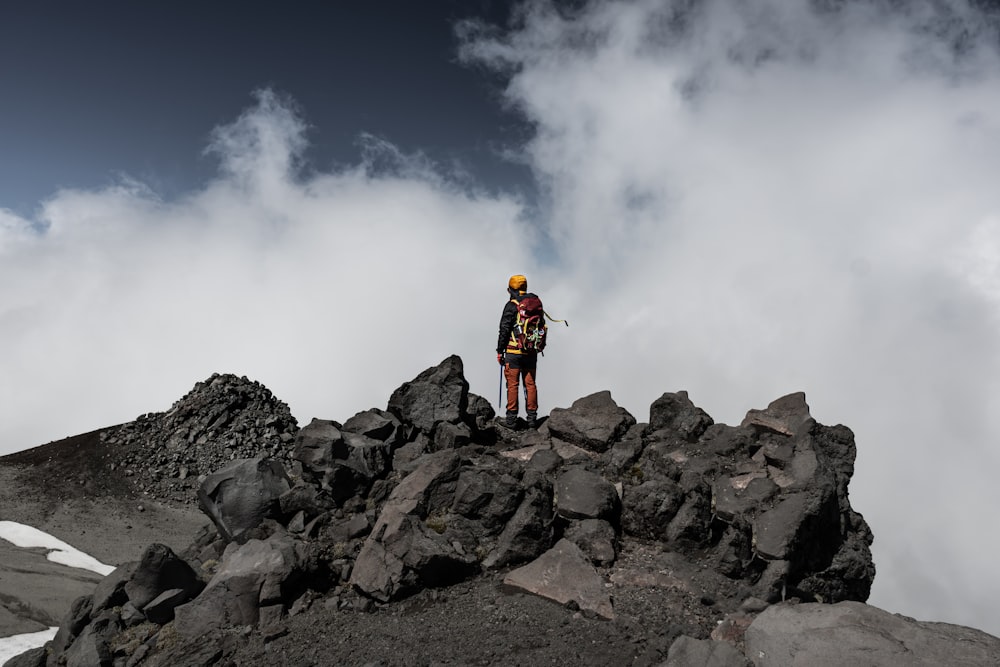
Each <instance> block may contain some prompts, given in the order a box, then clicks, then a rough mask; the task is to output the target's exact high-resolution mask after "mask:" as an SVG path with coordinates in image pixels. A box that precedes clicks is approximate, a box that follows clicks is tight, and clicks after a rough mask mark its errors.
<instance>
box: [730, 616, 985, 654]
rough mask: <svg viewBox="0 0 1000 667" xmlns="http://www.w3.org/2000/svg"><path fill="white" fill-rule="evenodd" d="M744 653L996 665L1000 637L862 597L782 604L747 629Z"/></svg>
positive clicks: (758, 617)
mask: <svg viewBox="0 0 1000 667" xmlns="http://www.w3.org/2000/svg"><path fill="white" fill-rule="evenodd" d="M746 653H747V655H749V656H762V657H764V658H765V659H766V662H765V661H761V663H759V664H767V665H792V664H796V665H810V667H839V666H840V665H873V666H875V667H882V666H884V667H895V665H920V666H926V667H932V666H933V667H937V666H939V665H995V664H997V660H998V657H1000V638H997V637H994V636H992V635H988V634H986V633H985V632H981V631H979V630H974V629H972V628H966V627H962V626H958V625H950V624H947V623H926V622H920V621H915V620H913V619H911V618H906V617H904V616H898V615H895V614H890V613H889V612H887V611H883V610H881V609H878V608H877V607H870V606H868V605H866V604H861V603H860V602H851V601H845V602H840V603H838V604H832V605H825V604H800V605H788V604H779V605H774V606H771V607H769V608H768V609H766V610H764V611H763V612H762V613H761V614H760V615H759V616H757V618H756V619H755V620H754V622H753V623H752V624H751V625H750V627H749V628H748V629H747V631H746Z"/></svg>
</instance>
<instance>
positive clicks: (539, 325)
mask: <svg viewBox="0 0 1000 667" xmlns="http://www.w3.org/2000/svg"><path fill="white" fill-rule="evenodd" d="M507 294H508V297H509V300H508V301H507V303H506V304H505V305H504V307H503V314H502V315H501V316H500V335H499V337H498V338H497V362H498V363H499V364H500V365H501V366H503V375H504V379H505V380H506V382H507V419H506V421H505V422H504V423H505V424H506V426H507V428H514V426H516V425H517V411H518V389H519V388H520V380H521V378H523V379H524V393H525V399H526V403H527V405H526V406H525V407H526V408H527V413H528V420H527V421H528V428H534V427H535V426H536V425H537V421H538V388H537V387H536V386H535V368H536V365H537V362H538V352H540V351H541V350H542V349H543V348H544V346H545V317H544V311H542V302H541V301H540V300H539V298H538V297H537V296H536V295H534V294H531V293H529V292H528V279H527V278H525V277H524V276H522V275H515V276H511V277H510V280H509V281H507ZM536 302H537V306H536V305H535V304H536ZM536 309H537V315H533V314H532V313H534V312H535V310H536ZM532 318H536V319H534V321H532Z"/></svg>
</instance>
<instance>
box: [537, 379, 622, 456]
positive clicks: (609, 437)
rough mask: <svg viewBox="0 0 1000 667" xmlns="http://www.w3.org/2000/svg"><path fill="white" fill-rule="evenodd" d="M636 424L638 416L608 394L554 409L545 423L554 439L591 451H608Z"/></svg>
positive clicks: (583, 399)
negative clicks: (620, 405) (633, 414)
mask: <svg viewBox="0 0 1000 667" xmlns="http://www.w3.org/2000/svg"><path fill="white" fill-rule="evenodd" d="M633 424H635V417H633V416H632V415H631V414H629V412H628V410H626V409H625V408H622V407H619V406H618V404H617V403H615V401H614V399H612V398H611V392H609V391H600V392H597V393H596V394H591V395H590V396H585V397H584V398H580V399H577V400H576V401H574V402H573V405H572V406H570V407H569V408H566V409H564V408H554V409H553V410H552V411H551V412H550V413H549V418H548V421H546V426H547V427H548V429H549V433H550V434H551V435H552V437H553V438H557V439H559V440H562V441H564V442H568V443H570V444H572V445H577V446H578V447H582V448H583V449H586V450H588V451H592V452H604V451H607V450H608V448H609V447H611V446H612V445H613V444H614V443H615V442H616V441H618V440H620V439H621V438H622V437H623V436H624V435H625V433H626V432H627V431H628V429H629V428H630V427H631V426H632V425H633Z"/></svg>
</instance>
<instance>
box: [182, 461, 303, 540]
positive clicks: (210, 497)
mask: <svg viewBox="0 0 1000 667" xmlns="http://www.w3.org/2000/svg"><path fill="white" fill-rule="evenodd" d="M290 488H291V482H290V480H289V479H288V475H287V474H285V469H284V468H282V466H281V464H280V463H278V462H277V461H269V460H264V459H238V460H236V461H233V462H232V463H230V464H229V465H227V466H225V467H223V468H221V469H219V470H217V471H216V472H214V473H212V474H211V475H208V476H207V477H206V478H205V481H203V482H202V484H201V488H200V489H199V490H198V505H199V507H200V508H201V510H202V511H203V512H204V513H205V514H207V515H208V517H209V518H210V519H211V520H212V522H213V523H214V524H215V527H216V528H217V529H218V531H219V534H220V535H222V536H223V537H224V538H225V539H226V540H235V541H237V542H241V541H242V540H243V539H244V536H245V535H246V533H247V532H248V531H250V530H252V529H254V528H256V527H257V526H258V525H260V523H261V521H263V520H264V519H267V518H272V517H280V515H281V503H280V498H281V496H282V494H284V493H285V492H287V491H288V490H289V489H290Z"/></svg>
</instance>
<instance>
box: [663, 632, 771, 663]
mask: <svg viewBox="0 0 1000 667" xmlns="http://www.w3.org/2000/svg"><path fill="white" fill-rule="evenodd" d="M752 665H753V663H752V662H750V661H749V660H747V658H746V656H744V655H743V654H742V653H740V652H739V651H738V650H736V648H735V647H734V646H731V645H730V644H727V643H725V642H720V641H714V640H711V639H695V638H694V637H687V636H682V637H678V638H677V640H676V641H674V643H673V644H671V645H670V652H669V653H668V654H667V662H666V663H664V665H663V667H752Z"/></svg>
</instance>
